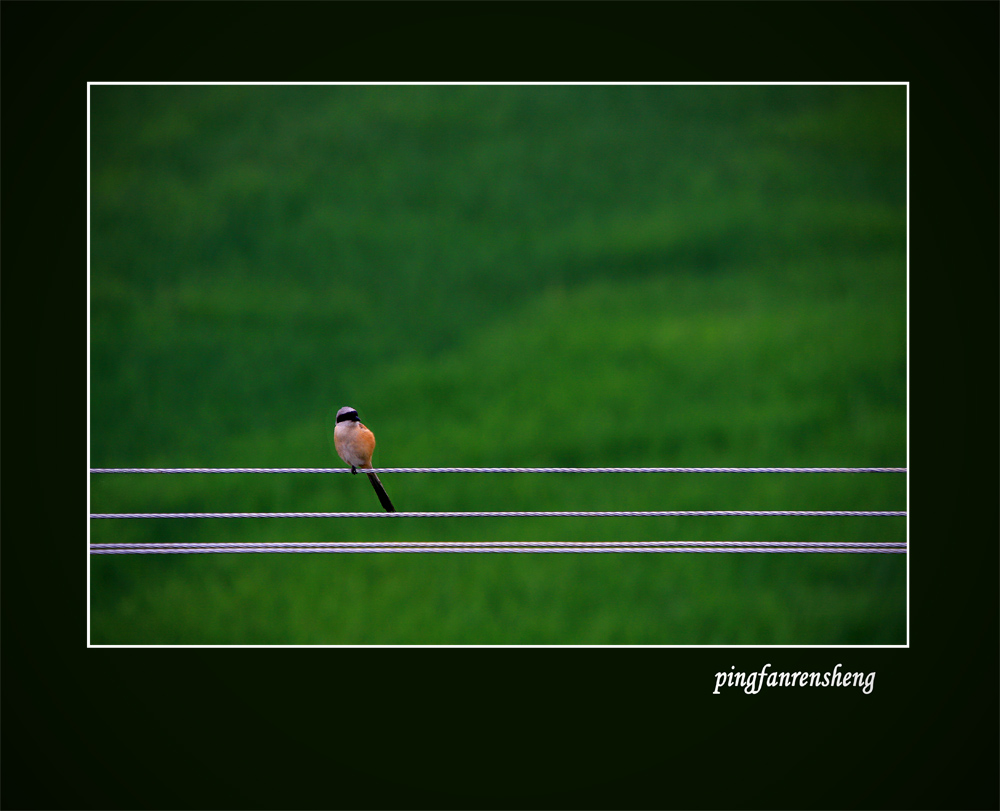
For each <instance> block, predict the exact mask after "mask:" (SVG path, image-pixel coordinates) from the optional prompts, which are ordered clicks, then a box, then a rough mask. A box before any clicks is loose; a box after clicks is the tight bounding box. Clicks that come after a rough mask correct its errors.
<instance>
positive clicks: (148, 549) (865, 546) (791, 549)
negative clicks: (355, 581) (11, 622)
mask: <svg viewBox="0 0 1000 811" xmlns="http://www.w3.org/2000/svg"><path fill="white" fill-rule="evenodd" d="M632 552H644V553H651V552H659V553H698V552H715V553H726V552H728V553H779V552H787V553H797V554H804V553H809V552H818V553H828V554H905V553H906V544H905V543H857V544H851V543H828V542H782V541H775V542H752V541H749V542H748V541H743V542H725V541H703V542H698V541H674V542H671V541H635V542H617V541H609V542H579V543H573V542H561V541H550V542H544V541H542V542H522V543H519V542H486V543H478V544H477V543H465V542H447V541H445V542H436V543H435V542H411V543H354V542H330V543H256V544H246V543H160V544H148V543H136V544H91V546H90V554H92V555H153V554H160V555H163V554H208V553H229V554H234V553H346V554H357V553H362V554H363V553H460V554H468V553H473V554H474V553H535V554H538V553H632Z"/></svg>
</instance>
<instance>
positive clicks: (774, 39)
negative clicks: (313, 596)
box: [0, 2, 1000, 809]
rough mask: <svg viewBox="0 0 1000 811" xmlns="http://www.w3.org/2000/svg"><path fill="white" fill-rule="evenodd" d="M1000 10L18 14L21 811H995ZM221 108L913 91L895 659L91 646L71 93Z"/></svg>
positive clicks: (824, 7)
mask: <svg viewBox="0 0 1000 811" xmlns="http://www.w3.org/2000/svg"><path fill="white" fill-rule="evenodd" d="M998 9H1000V6H997V5H996V4H993V3H954V4H952V3H938V2H926V3H912V4H911V3H881V2H871V3H860V4H855V3H815V4H813V3H800V4H793V3H750V2H747V3H728V2H719V3H629V2H619V3H614V4H606V3H598V2H595V3H586V4H572V3H548V2H539V3H530V4H517V3H476V4H460V3H406V4H396V3H375V4H361V3H333V2H331V3H313V2H285V3H280V4H279V3H271V2H257V3H242V2H225V3H222V2H205V3H176V4H174V3H163V2H152V3H132V4H125V3H110V2H108V3H105V2H82V3H61V2H56V3H45V4H35V3H13V2H11V3H5V4H4V6H3V26H2V37H3V42H2V48H0V58H2V61H3V72H2V76H3V92H2V95H0V102H2V120H3V124H4V127H3V139H2V149H3V156H2V157H3V167H4V171H3V174H2V182H3V195H2V213H3V221H4V226H5V228H4V237H5V239H4V240H3V242H2V246H0V248H2V252H3V254H2V256H3V260H4V261H3V268H4V271H5V272H4V273H3V283H4V293H5V295H4V296H3V306H4V316H5V317H4V318H3V319H2V328H3V338H4V340H3V342H2V351H3V370H4V376H5V378H7V377H8V375H9V376H10V378H11V379H10V380H5V382H6V383H7V385H6V386H5V387H4V389H3V391H4V393H5V395H6V396H5V398H4V402H3V405H4V409H3V421H4V426H5V427H6V428H7V429H8V430H6V431H5V432H4V438H5V440H6V442H5V443H4V458H5V462H6V463H7V464H5V465H4V467H3V471H4V483H5V485H6V486H5V488H4V496H5V497H6V498H5V502H6V505H7V507H8V509H7V510H6V511H5V519H6V520H5V522H4V523H5V526H4V528H5V529H7V530H11V531H10V532H7V533H5V538H4V540H5V543H4V545H3V551H4V563H5V564H6V565H4V566H3V567H2V577H3V589H2V600H3V612H2V613H3V617H2V621H3V642H4V651H3V653H4V655H3V668H4V678H3V688H4V689H3V721H4V723H3V736H4V738H3V748H2V756H3V775H4V780H3V783H2V787H0V790H2V804H3V807H4V808H80V809H83V808H107V809H110V808H248V809H249V808H341V807H356V808H367V807H378V808H383V807H401V808H431V807H438V808H451V807H484V808H498V807H510V808H513V807H525V806H531V807H546V808H571V807H575V808H666V807H676V806H679V807H688V808H751V807H768V808H788V807H795V808H810V807H811V808H847V807H867V808H882V807H885V808H996V807H998V806H1000V795H998V787H997V780H996V765H997V762H998V759H1000V758H998V743H997V742H998V735H997V732H998V724H997V718H998V712H997V709H998V706H997V673H998V665H1000V654H998V646H997V639H998V633H997V630H998V627H997V626H998V621H997V618H998V613H1000V612H998V610H997V609H998V604H997V580H996V573H997V571H998V565H997V564H998V553H997V537H998V531H997V530H998V527H997V515H996V508H995V503H996V502H995V498H996V494H997V492H998V487H997V484H998V482H997V465H996V458H995V453H996V449H997V447H998V443H997V414H998V409H997V405H998V398H997V377H996V370H997V368H998V367H997V345H998V341H997V331H996V323H997V322H996V304H997V301H998V295H997V293H998V273H997V268H998V254H997V222H998V205H997V199H998V197H997V177H998V158H997V143H998V142H1000V141H998V107H997V99H998V81H997V63H998V60H997V50H998V48H997V39H996V31H997V30H998ZM205 79H210V80H218V81H232V80H244V81H253V80H266V81H271V80H274V81H302V80H337V81H344V80H356V81H369V80H385V81H398V80H409V81H427V80H452V79H461V80H470V81H486V80H515V81H523V80H552V81H567V80H575V81H589V80H639V81H647V80H663V81H733V80H739V81H768V80H773V81H785V80H811V81H830V80H835V81H844V80H861V81H909V82H910V83H911V86H910V100H911V381H910V382H911V423H910V431H911V458H910V460H909V466H910V469H911V473H910V482H911V502H910V510H911V528H912V532H911V544H912V548H913V550H914V551H913V553H912V555H911V618H910V622H911V635H910V642H911V647H910V648H909V649H846V650H838V649H794V650H786V649H767V650H758V649H652V650H650V649H632V650H608V649H603V650H594V649H589V650H559V649H539V650H507V649H492V650H491V649H474V650H433V649H431V650H428V649H422V650H356V649H325V650H324V649H312V650H296V651H291V650H275V649H272V650H252V649H249V650H248V649H232V650H222V651H220V650H134V649H133V650H115V649H89V650H88V649H87V648H86V646H85V640H86V619H85V613H84V612H85V584H84V583H83V581H82V578H81V572H82V570H83V567H84V565H85V553H84V551H83V546H82V543H83V536H84V532H85V529H84V528H85V524H84V523H83V522H84V520H85V519H84V516H85V514H86V511H85V490H84V488H85V479H84V476H85V470H84V466H85V465H84V460H85V458H86V453H85V429H86V420H85V413H86V368H85V350H84V347H85V344H84V336H85V330H86V327H85V307H84V302H85V273H84V269H85V266H86V265H85V262H86V252H85V237H86V219H85V218H86V196H85V181H86V168H85V157H86V153H85V141H84V133H85V123H86V119H85V113H86V92H85V90H86V82H87V81H88V80H89V81H121V80H136V81H148V80H161V81H178V80H205ZM19 451H20V452H21V453H20V454H18V456H17V457H15V455H14V454H15V453H16V452H19ZM22 454H23V456H22ZM765 662H771V663H772V665H773V667H774V668H775V669H791V670H806V669H809V670H812V669H819V670H827V669H830V668H832V667H833V665H834V664H836V663H838V662H842V663H843V664H844V666H845V667H847V668H850V669H852V670H865V671H871V670H875V671H876V672H877V674H878V675H877V680H876V687H875V691H874V692H873V693H872V695H870V696H862V695H858V694H857V693H856V692H854V691H845V692H844V693H843V694H839V693H833V692H831V691H823V690H812V691H810V690H805V691H802V692H797V691H792V690H781V691H779V690H771V691H767V690H765V691H764V692H763V693H761V694H760V695H758V696H753V697H751V696H746V695H743V694H742V693H737V692H736V691H730V692H728V693H723V694H722V695H719V696H713V695H712V683H713V677H712V674H714V673H715V672H716V671H718V670H724V669H728V668H729V667H730V665H735V666H736V667H737V669H746V670H751V669H757V668H759V667H760V666H762V665H763V664H764V663H765ZM344 742H347V745H345V744H344Z"/></svg>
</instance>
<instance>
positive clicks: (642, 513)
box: [90, 510, 906, 518]
mask: <svg viewBox="0 0 1000 811" xmlns="http://www.w3.org/2000/svg"><path fill="white" fill-rule="evenodd" d="M905 515H906V511H905V510H619V511H570V512H537V511H536V512H393V513H387V512H363V513H357V512H354V513H352V512H344V513H314V512H295V513H91V514H90V517H91V518H663V517H690V516H905Z"/></svg>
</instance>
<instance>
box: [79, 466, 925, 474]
mask: <svg viewBox="0 0 1000 811" xmlns="http://www.w3.org/2000/svg"><path fill="white" fill-rule="evenodd" d="M90 472H91V473H350V472H351V471H350V468H346V467H117V468H115V467H92V468H90ZM372 472H374V473H906V472H907V468H905V467H382V468H375V469H374V470H373V471H372Z"/></svg>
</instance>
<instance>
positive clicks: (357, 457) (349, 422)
mask: <svg viewBox="0 0 1000 811" xmlns="http://www.w3.org/2000/svg"><path fill="white" fill-rule="evenodd" d="M333 444H334V445H336V446H337V453H338V454H340V458H341V459H343V460H344V461H345V462H347V464H349V465H350V466H351V473H353V474H355V475H357V472H358V468H359V467H360V468H361V469H362V470H367V469H370V468H371V466H372V451H374V450H375V434H373V433H372V432H371V431H369V430H368V429H367V428H366V427H365V426H364V425H363V424H362V423H361V422H360V421H359V420H358V412H357V409H354V408H351V407H350V406H344V407H343V408H342V409H340V411H338V412H337V427H336V428H334V429H333ZM368 481H370V482H371V483H372V487H374V488H375V495H377V496H378V500H379V501H380V502H381V503H382V506H383V507H385V511H386V512H387V513H394V512H396V508H395V507H393V506H392V502H391V501H389V495H388V493H386V492H385V488H384V487H383V486H382V482H380V481H379V480H378V476H376V475H375V474H374V473H369V474H368Z"/></svg>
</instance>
